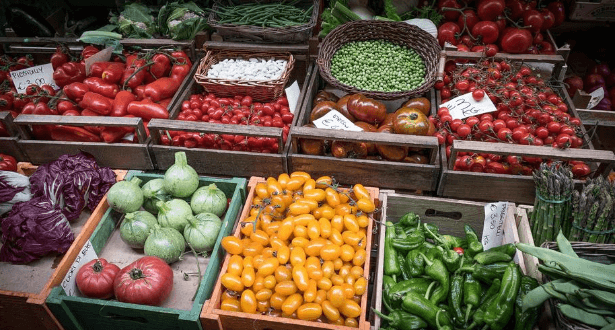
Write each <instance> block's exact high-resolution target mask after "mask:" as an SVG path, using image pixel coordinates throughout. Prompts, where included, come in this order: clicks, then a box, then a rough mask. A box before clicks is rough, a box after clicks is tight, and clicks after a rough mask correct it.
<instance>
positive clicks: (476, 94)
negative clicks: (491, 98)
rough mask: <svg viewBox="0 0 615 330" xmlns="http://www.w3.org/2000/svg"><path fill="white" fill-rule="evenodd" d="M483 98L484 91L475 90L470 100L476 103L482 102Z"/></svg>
mask: <svg viewBox="0 0 615 330" xmlns="http://www.w3.org/2000/svg"><path fill="white" fill-rule="evenodd" d="M483 97H485V91H484V90H482V89H475V90H474V91H473V92H472V98H474V99H475V100H476V101H480V100H482V99H483Z"/></svg>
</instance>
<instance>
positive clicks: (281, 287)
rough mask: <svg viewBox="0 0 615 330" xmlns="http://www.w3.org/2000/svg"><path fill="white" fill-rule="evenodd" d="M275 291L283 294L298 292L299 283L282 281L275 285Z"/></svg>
mask: <svg viewBox="0 0 615 330" xmlns="http://www.w3.org/2000/svg"><path fill="white" fill-rule="evenodd" d="M274 291H275V292H277V293H279V294H281V295H283V296H290V295H291V294H293V293H296V292H297V285H296V284H295V282H294V281H282V282H279V283H278V284H276V285H275V289H274Z"/></svg>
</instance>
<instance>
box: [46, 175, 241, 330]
mask: <svg viewBox="0 0 615 330" xmlns="http://www.w3.org/2000/svg"><path fill="white" fill-rule="evenodd" d="M135 176H136V177H138V178H140V179H141V180H142V181H143V183H145V182H147V181H149V180H152V179H155V178H161V177H163V176H162V175H160V174H148V173H142V172H141V171H129V172H128V174H127V175H126V177H125V180H130V179H131V178H132V177H135ZM211 183H215V184H216V186H218V188H220V189H221V190H222V191H224V193H225V194H226V195H227V196H228V197H230V196H232V199H231V202H230V204H229V207H228V210H227V212H226V214H225V216H224V218H223V219H222V227H221V229H220V234H219V235H218V239H217V241H216V245H215V246H214V249H213V251H212V252H211V256H210V258H208V259H209V261H208V264H207V268H206V269H204V267H201V271H202V273H203V274H204V275H203V279H202V281H201V285H200V287H199V288H198V292H197V294H196V296H195V298H194V301H191V298H192V295H193V294H194V292H195V291H196V281H195V280H194V278H195V277H190V278H189V282H190V283H193V286H194V290H191V291H190V294H185V295H181V296H180V297H174V296H173V291H175V290H178V287H177V285H176V284H177V283H178V281H182V282H183V281H184V280H183V279H182V278H178V277H179V276H177V268H179V267H184V266H178V265H177V264H180V263H182V261H178V262H177V263H174V264H171V268H172V269H173V271H174V279H173V280H174V287H173V291H172V292H171V297H169V299H167V301H166V302H165V303H163V305H162V306H146V305H138V304H130V303H123V302H118V301H116V300H101V299H91V298H84V297H77V296H68V295H66V293H65V292H64V289H62V287H60V286H56V287H54V288H53V290H52V291H51V294H50V295H49V297H48V298H47V301H46V303H47V306H48V307H49V309H50V310H51V311H52V313H53V314H54V315H55V316H56V318H57V319H58V320H59V322H60V323H61V324H62V326H63V327H64V328H65V329H79V330H81V329H88V330H91V329H113V330H121V329H127V330H134V329H141V328H147V329H148V330H156V329H194V330H200V329H202V327H201V323H200V320H199V314H200V313H201V309H202V308H203V304H204V303H205V301H206V300H207V299H209V297H210V296H211V293H212V291H213V286H214V284H215V283H216V279H217V278H218V273H219V272H220V268H221V263H222V261H223V260H224V256H225V253H226V252H225V251H224V249H223V248H222V246H221V245H220V241H221V240H222V238H223V237H225V236H227V235H229V234H231V232H232V230H233V227H234V224H235V222H236V220H237V218H238V216H239V213H240V211H241V209H242V208H243V204H244V202H245V199H246V184H247V181H246V179H243V178H231V179H219V178H209V177H200V184H199V185H200V186H204V185H209V184H211ZM121 218H122V215H121V214H120V213H118V212H116V211H113V210H112V209H111V208H109V209H108V210H107V212H106V213H105V214H104V215H103V218H102V219H101V221H100V223H99V225H98V227H97V228H96V229H95V231H94V233H93V234H92V237H91V238H90V241H91V242H92V246H93V247H94V250H95V251H96V253H97V255H98V256H99V257H104V258H106V254H108V253H111V252H109V251H113V253H114V255H116V253H117V251H118V249H124V248H126V249H130V248H129V247H127V245H126V244H125V243H124V242H122V241H121V240H119V234H118V233H117V231H116V230H115V229H116V228H118V224H119V221H120V220H121ZM114 234H115V235H114ZM118 240H119V241H118ZM107 245H109V247H108V249H113V250H108V249H107V251H105V250H104V248H105V247H106V246H107ZM122 245H123V246H122ZM141 253H142V252H141ZM118 254H119V253H118ZM106 259H107V260H109V261H110V262H113V260H112V259H111V258H106ZM136 259H137V258H134V259H133V260H131V261H126V263H125V264H124V263H122V264H120V263H118V266H120V268H122V267H124V266H126V265H128V263H130V262H132V261H134V260H136ZM194 260H195V259H194V256H193V255H192V254H190V253H187V254H185V256H184V261H183V262H185V263H188V262H192V264H193V268H194V271H196V263H195V262H194ZM200 260H201V265H202V263H203V260H206V259H205V258H202V257H201V258H200ZM191 271H192V270H191ZM182 284H184V285H183V287H185V286H186V284H185V283H182ZM182 290H185V289H182ZM176 295H177V294H176ZM177 298H179V299H177ZM175 303H177V304H175ZM177 305H181V306H182V307H179V308H178V307H177Z"/></svg>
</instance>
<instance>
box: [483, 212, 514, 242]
mask: <svg viewBox="0 0 615 330" xmlns="http://www.w3.org/2000/svg"><path fill="white" fill-rule="evenodd" d="M507 206H508V203H506V202H497V203H489V204H485V222H484V224H483V237H482V243H483V249H484V250H488V249H490V248H492V247H496V246H500V245H502V242H503V240H504V219H506V212H507V211H508V207H507Z"/></svg>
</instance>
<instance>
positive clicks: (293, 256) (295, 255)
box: [290, 246, 306, 267]
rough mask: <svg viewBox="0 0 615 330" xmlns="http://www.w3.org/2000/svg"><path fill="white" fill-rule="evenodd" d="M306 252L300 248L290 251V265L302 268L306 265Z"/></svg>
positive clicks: (295, 247) (296, 247)
mask: <svg viewBox="0 0 615 330" xmlns="http://www.w3.org/2000/svg"><path fill="white" fill-rule="evenodd" d="M305 259H306V256H305V251H304V250H303V248H302V247H300V246H294V247H293V248H292V249H291V250H290V264H291V265H293V267H295V266H301V265H304V264H305Z"/></svg>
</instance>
